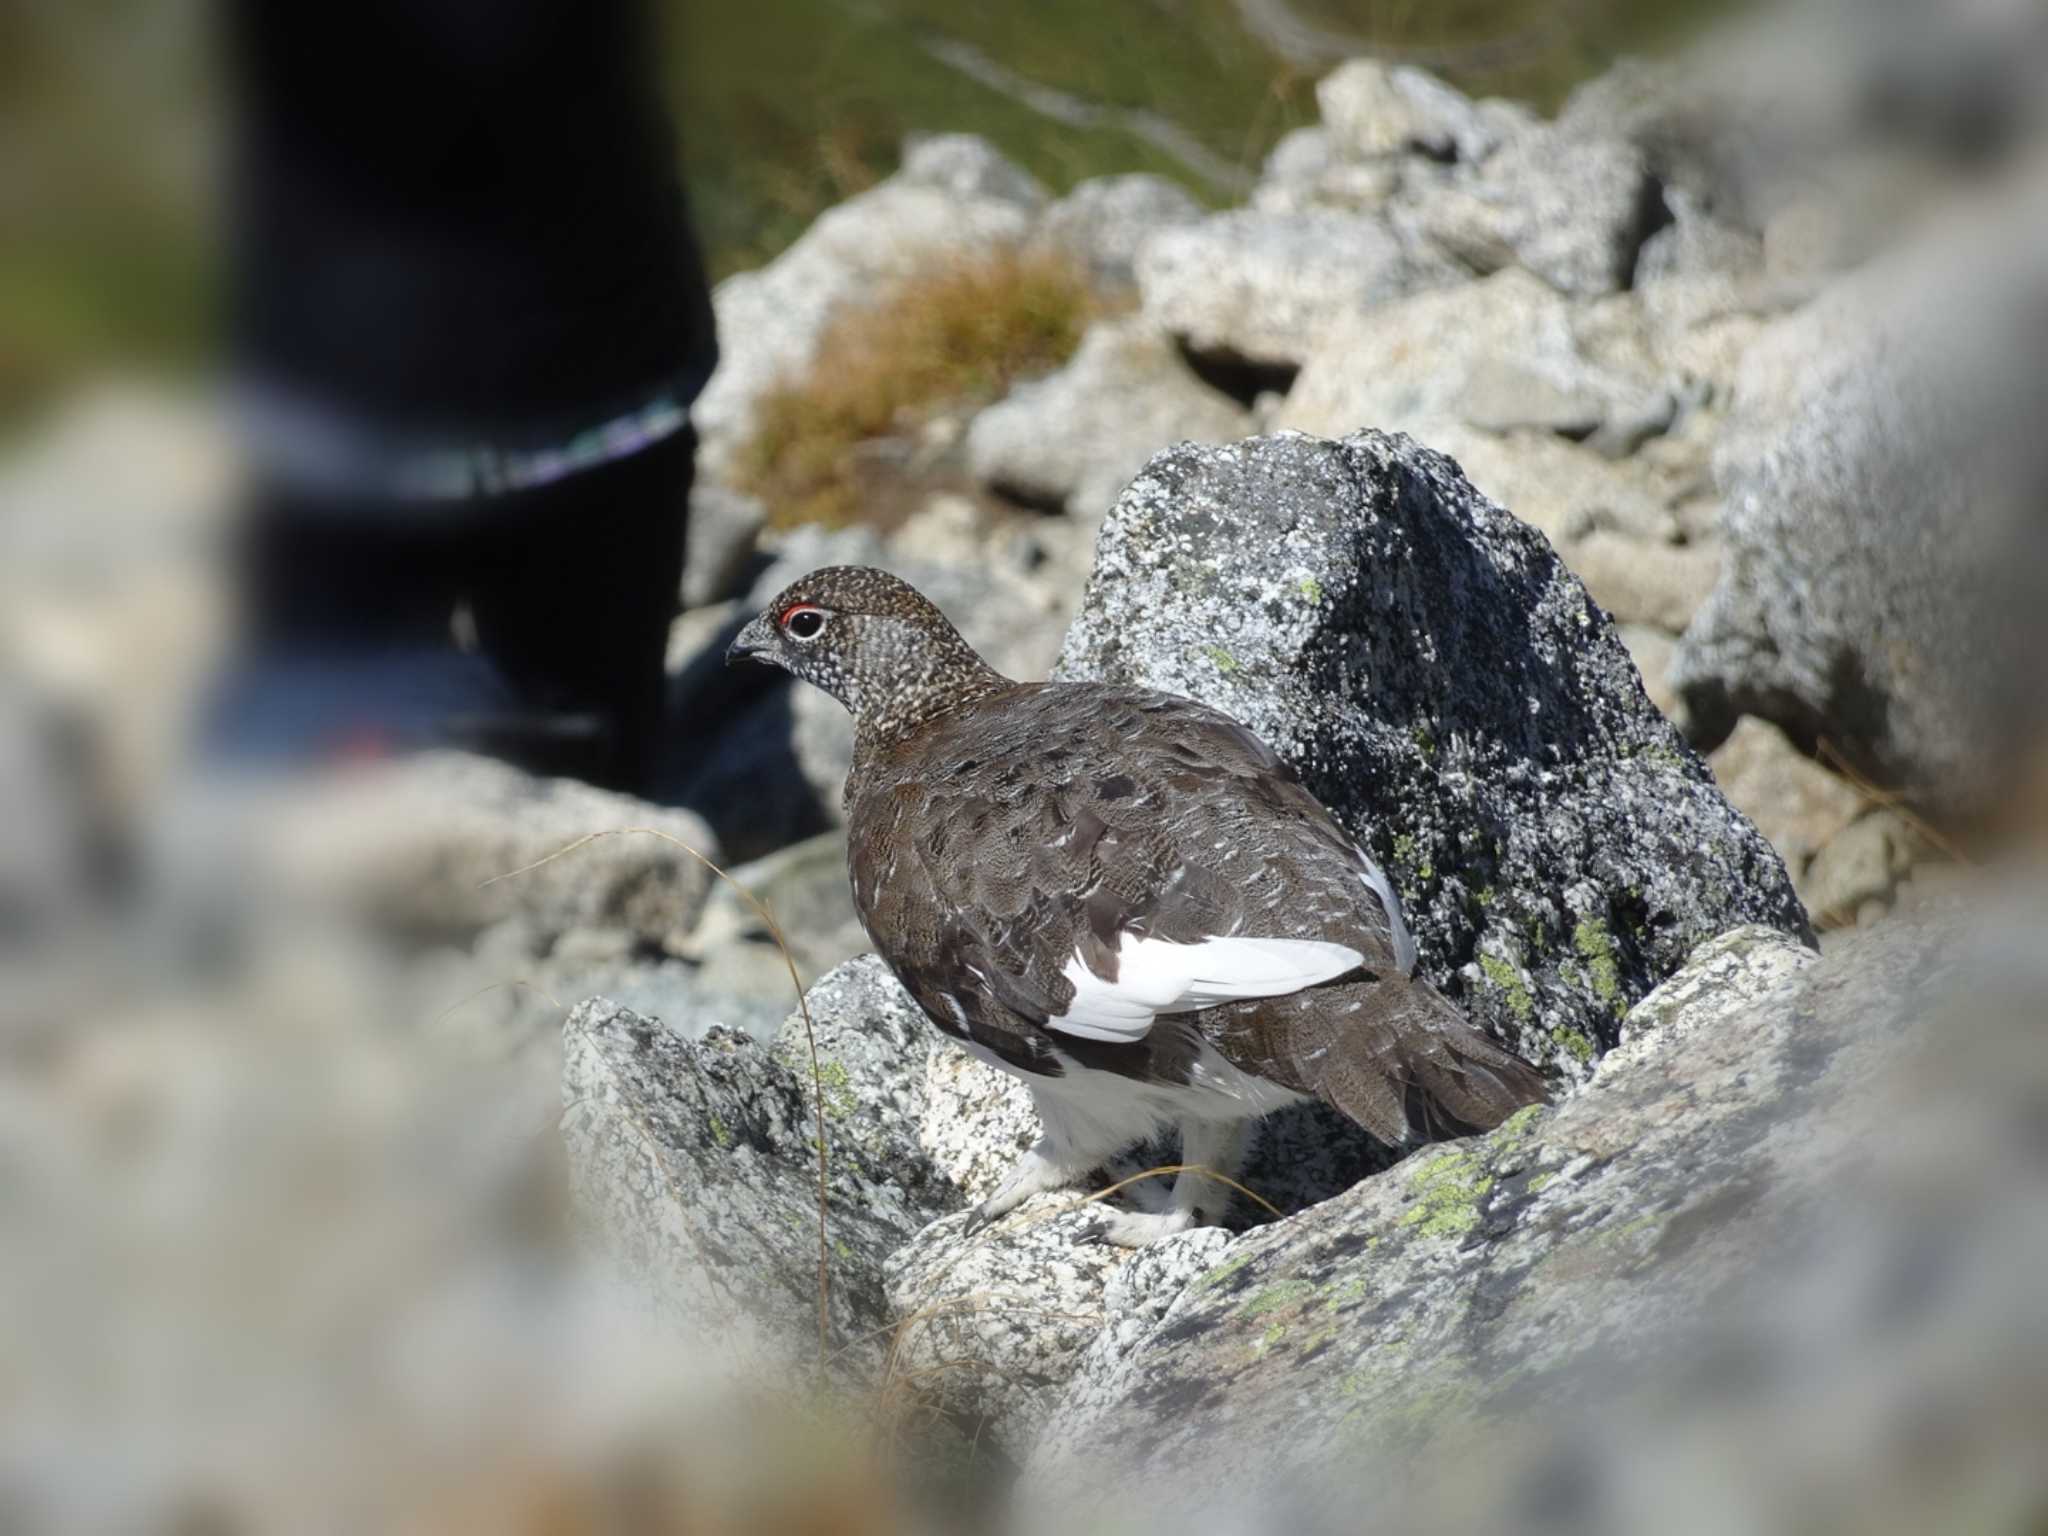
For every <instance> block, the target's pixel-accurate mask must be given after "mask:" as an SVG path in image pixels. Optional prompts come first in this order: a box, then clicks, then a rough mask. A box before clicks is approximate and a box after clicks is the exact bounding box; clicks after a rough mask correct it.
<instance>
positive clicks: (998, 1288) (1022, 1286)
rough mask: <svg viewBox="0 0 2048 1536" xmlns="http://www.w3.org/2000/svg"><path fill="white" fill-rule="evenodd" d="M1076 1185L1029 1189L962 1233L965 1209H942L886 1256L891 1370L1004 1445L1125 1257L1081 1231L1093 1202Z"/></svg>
mask: <svg viewBox="0 0 2048 1536" xmlns="http://www.w3.org/2000/svg"><path fill="white" fill-rule="evenodd" d="M1081 1193H1082V1192H1079V1191H1077V1192H1076V1193H1074V1194H1071V1195H1070V1194H1064V1193H1062V1194H1052V1195H1039V1196H1037V1197H1035V1198H1034V1199H1031V1200H1028V1201H1026V1202H1025V1203H1024V1204H1023V1205H1021V1206H1019V1207H1018V1208H1017V1209H1016V1210H1015V1211H1013V1212H1011V1213H1010V1215H1008V1216H1006V1217H1005V1218H1004V1219H1003V1220H1002V1221H1001V1222H998V1223H997V1224H995V1225H994V1226H991V1227H988V1228H986V1229H984V1230H982V1231H980V1232H977V1233H974V1234H972V1235H970V1234H969V1233H968V1232H967V1230H966V1226H967V1221H968V1215H967V1213H966V1212H964V1211H963V1212H961V1213H960V1214H959V1215H957V1216H949V1217H946V1218H944V1219H943V1220H941V1221H938V1222H935V1223H933V1224H932V1225H931V1226H929V1227H926V1228H925V1229H924V1230H923V1231H922V1232H920V1233H918V1234H917V1236H916V1237H915V1238H913V1239H912V1240H911V1241H910V1242H909V1243H908V1244H906V1245H905V1246H904V1247H902V1248H900V1249H898V1250H897V1251H896V1252H895V1253H894V1254H893V1255H891V1257H890V1259H889V1262H888V1267H887V1280H888V1291H889V1304H890V1308H891V1310H892V1311H893V1312H894V1313H895V1315H896V1317H897V1319H898V1322H897V1325H896V1333H895V1338H894V1341H893V1354H892V1358H891V1370H892V1374H897V1375H901V1376H902V1377H904V1378H905V1379H907V1380H908V1381H910V1382H912V1383H914V1386H913V1390H914V1391H915V1392H916V1394H917V1397H918V1399H919V1400H920V1401H922V1402H923V1403H925V1404H927V1405H929V1406H933V1407H940V1408H944V1409H946V1410H948V1411H949V1412H951V1413H953V1414H954V1415H956V1416H958V1417H960V1418H962V1419H965V1420H967V1421H969V1422H972V1423H973V1424H975V1425H976V1426H977V1430H978V1432H979V1434H980V1435H981V1436H985V1437H987V1438H990V1439H992V1440H993V1441H994V1443H995V1444H997V1445H998V1446H1000V1447H1001V1448H1002V1449H1003V1450H1005V1451H1006V1452H1008V1453H1010V1454H1011V1455H1021V1454H1022V1453H1023V1452H1025V1451H1027V1450H1029V1448H1030V1446H1031V1444H1032V1443H1033V1441H1034V1440H1035V1438H1036V1437H1037V1434H1038V1432H1039V1430H1040V1428H1041V1427H1042V1426H1043V1424H1044V1421H1045V1418H1046V1415H1047V1414H1048V1413H1050V1412H1051V1410H1052V1408H1053V1406H1054V1405H1055V1404H1056V1403H1057V1402H1058V1400H1059V1396H1060V1393H1061V1391H1062V1390H1063V1389H1064V1387H1065V1385H1066V1382H1067V1379H1068V1378H1069V1377H1070V1376H1071V1375H1072V1374H1073V1371H1074V1367H1075V1366H1076V1365H1077V1364H1078V1363H1079V1361H1080V1359H1081V1356H1082V1353H1083V1352H1084V1351H1085V1350H1086V1349H1087V1348H1088V1346H1089V1344H1090V1343H1091V1342H1092V1341H1093V1340H1094V1338H1095V1336H1096V1335H1097V1334H1098V1333H1099V1332H1100V1331H1101V1330H1102V1325H1103V1321H1104V1316H1105V1314H1104V1311H1103V1291H1104V1288H1105V1286H1106V1285H1107V1284H1108V1283H1109V1277H1110V1276H1111V1274H1112V1273H1114V1272H1115V1270H1116V1269H1117V1268H1118V1266H1119V1265H1121V1264H1123V1263H1125V1262H1126V1261H1127V1260H1128V1259H1129V1257H1130V1255H1129V1254H1128V1253H1127V1252H1125V1251H1123V1250H1120V1249H1116V1248H1112V1247H1109V1246H1107V1245H1105V1244H1099V1243H1088V1242H1084V1241H1082V1240H1081V1239H1082V1235H1083V1234H1084V1233H1085V1232H1086V1231H1087V1229H1088V1225H1089V1223H1090V1222H1091V1221H1092V1220H1093V1219H1094V1214H1095V1213H1094V1212H1092V1211H1090V1210H1088V1209H1086V1208H1085V1207H1083V1206H1082V1205H1081Z"/></svg>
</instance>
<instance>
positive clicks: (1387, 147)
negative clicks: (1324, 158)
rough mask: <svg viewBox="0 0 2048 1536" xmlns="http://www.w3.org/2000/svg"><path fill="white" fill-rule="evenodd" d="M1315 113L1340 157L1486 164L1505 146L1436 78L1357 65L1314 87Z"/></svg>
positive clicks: (1371, 63)
mask: <svg viewBox="0 0 2048 1536" xmlns="http://www.w3.org/2000/svg"><path fill="white" fill-rule="evenodd" d="M1316 106H1317V107H1318V109H1319V110H1320V111H1321V113H1322V117H1323V124H1324V126H1325V127H1326V128H1328V130H1329V132H1330V137H1331V140H1332V142H1333V144H1334V146H1335V148H1336V150H1337V152H1338V153H1339V154H1342V155H1349V156H1352V157H1354V158H1359V159H1365V158H1370V157H1373V156H1381V155H1397V154H1404V153H1411V152H1412V153H1419V154H1424V155H1429V156H1432V157H1433V158H1435V159H1438V160H1453V159H1455V160H1464V161H1476V160H1483V159H1485V158H1486V157H1487V156H1488V155H1489V154H1491V153H1492V152H1493V151H1494V150H1495V149H1496V148H1497V147H1498V146H1499V144H1500V135H1499V133H1498V130H1497V123H1496V120H1494V119H1490V118H1489V117H1487V116H1486V115H1484V114H1482V113H1481V112H1480V111H1479V109H1478V107H1477V106H1475V105H1474V103H1473V102H1472V100H1471V98H1470V97H1468V96H1466V95H1465V94H1464V93H1463V92H1462V91H1458V90H1455V89H1453V88H1452V87H1451V86H1448V85H1446V84H1444V82H1443V81H1441V80H1439V79H1437V78H1436V77H1435V76H1434V75H1429V74H1425V73H1424V72H1423V71H1421V70H1419V69H1414V68H1411V67H1408V66H1405V65H1404V66H1400V67H1397V68H1392V69H1390V68H1388V67H1387V66H1386V65H1384V64H1381V63H1379V62H1378V61H1377V60H1374V59H1352V60H1350V61H1349V62H1347V63H1345V64H1342V65H1339V66H1338V68H1337V69H1336V70H1334V71H1333V72H1332V73H1330V74H1328V75H1326V76H1324V77H1323V79H1322V80H1320V81H1319V82H1317V85H1316Z"/></svg>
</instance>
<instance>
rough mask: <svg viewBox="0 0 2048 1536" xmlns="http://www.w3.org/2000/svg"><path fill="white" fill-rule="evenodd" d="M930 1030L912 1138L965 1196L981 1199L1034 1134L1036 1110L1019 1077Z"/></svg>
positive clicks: (992, 1189)
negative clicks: (921, 1107) (920, 1107)
mask: <svg viewBox="0 0 2048 1536" xmlns="http://www.w3.org/2000/svg"><path fill="white" fill-rule="evenodd" d="M934 1036H935V1038H934V1039H933V1042H932V1048H931V1052H930V1054H929V1055H928V1056H927V1057H926V1058H925V1089H924V1095H925V1106H926V1107H925V1113H924V1115H923V1117H922V1118H921V1119H920V1120H919V1122H918V1127H917V1143H918V1145H919V1146H920V1147H921V1148H923V1150H924V1153H925V1155H926V1156H927V1157H929V1158H930V1159H931V1160H932V1163H933V1165H934V1166H935V1167H937V1168H938V1169H939V1171H940V1172H941V1173H943V1174H945V1176H946V1177H947V1178H949V1179H951V1180H952V1181H953V1182H954V1183H955V1184H957V1185H959V1186H960V1188H961V1189H962V1190H964V1191H965V1192H966V1195H967V1198H968V1199H970V1200H977V1201H978V1200H985V1199H987V1198H988V1197H989V1196H990V1195H992V1194H994V1193H995V1192H996V1190H997V1189H998V1188H999V1187H1001V1185H1002V1182H1003V1179H1004V1177H1005V1176H1006V1175H1007V1174H1008V1173H1009V1171H1010V1170H1011V1169H1012V1168H1013V1167H1015V1166H1016V1163H1017V1159H1018V1158H1019V1157H1021V1156H1022V1155H1023V1154H1024V1153H1025V1151H1026V1150H1027V1149H1029V1147H1030V1146H1031V1144H1032V1143H1033V1142H1034V1141H1036V1140H1037V1139H1038V1111H1037V1110H1035V1109H1033V1108H1032V1107H1031V1095H1030V1093H1029V1092H1028V1091H1027V1090H1026V1088H1025V1087H1024V1082H1023V1079H1021V1078H1019V1077H1017V1076H1016V1075H1015V1074H1014V1073H1010V1072H1001V1071H998V1070H997V1069H996V1068H994V1067H992V1066H990V1065H988V1063H986V1062H983V1061H977V1060H975V1059H974V1058H973V1057H972V1056H970V1055H968V1054H967V1053H966V1052H965V1051H963V1050H961V1049H960V1048H959V1047H958V1046H956V1045H954V1044H952V1043H951V1042H950V1041H946V1040H941V1039H938V1038H936V1031H934Z"/></svg>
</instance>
